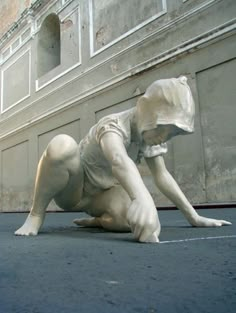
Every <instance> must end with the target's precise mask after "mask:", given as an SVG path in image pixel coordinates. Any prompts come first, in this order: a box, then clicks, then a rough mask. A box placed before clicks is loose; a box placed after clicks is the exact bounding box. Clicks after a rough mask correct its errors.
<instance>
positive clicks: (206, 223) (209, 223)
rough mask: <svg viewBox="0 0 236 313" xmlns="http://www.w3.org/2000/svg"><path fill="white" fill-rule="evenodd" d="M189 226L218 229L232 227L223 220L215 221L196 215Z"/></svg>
mask: <svg viewBox="0 0 236 313" xmlns="http://www.w3.org/2000/svg"><path fill="white" fill-rule="evenodd" d="M191 225H192V226H196V227H219V226H228V225H232V223H230V222H228V221H225V220H216V219H213V218H207V217H203V216H200V215H198V216H196V217H195V218H194V220H193V221H191Z"/></svg>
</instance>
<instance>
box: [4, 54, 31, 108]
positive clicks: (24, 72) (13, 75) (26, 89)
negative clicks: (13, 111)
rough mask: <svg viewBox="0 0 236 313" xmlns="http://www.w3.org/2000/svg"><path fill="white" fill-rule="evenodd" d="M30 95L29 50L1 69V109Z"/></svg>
mask: <svg viewBox="0 0 236 313" xmlns="http://www.w3.org/2000/svg"><path fill="white" fill-rule="evenodd" d="M29 95H30V51H29V50H28V51H26V52H25V53H24V54H22V55H21V56H20V57H19V58H18V59H17V60H16V61H14V63H11V64H10V65H8V67H6V68H5V69H3V70H2V94H1V111H2V112H4V111H6V110H8V109H9V108H10V107H12V106H14V105H16V104H17V103H19V102H21V101H23V100H24V99H26V98H27V97H28V96H29Z"/></svg>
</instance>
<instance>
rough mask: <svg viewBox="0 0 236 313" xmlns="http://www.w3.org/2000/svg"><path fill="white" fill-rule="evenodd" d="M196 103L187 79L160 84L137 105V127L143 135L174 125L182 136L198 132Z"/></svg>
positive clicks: (152, 87)
mask: <svg viewBox="0 0 236 313" xmlns="http://www.w3.org/2000/svg"><path fill="white" fill-rule="evenodd" d="M194 114H195V108H194V101H193V97H192V94H191V90H190V88H189V86H188V84H187V78H186V77H185V76H181V77H180V78H170V79H162V80H157V81H155V82H154V83H152V84H151V85H150V86H149V87H148V88H147V90H146V92H145V94H144V95H143V96H142V97H141V98H139V100H138V102H137V116H136V117H137V126H138V131H139V133H140V134H142V133H143V132H144V131H147V130H151V129H154V128H156V127H157V126H158V125H174V126H176V127H177V130H178V131H177V133H178V134H183V135H184V134H188V133H192V132H193V131H194Z"/></svg>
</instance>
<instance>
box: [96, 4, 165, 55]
mask: <svg viewBox="0 0 236 313" xmlns="http://www.w3.org/2000/svg"><path fill="white" fill-rule="evenodd" d="M164 3H165V1H161V0H145V1H143V0H132V1H127V0H120V1H117V0H103V1H100V0H90V19H91V20H90V24H91V26H92V29H91V34H92V37H93V38H92V45H93V52H96V51H99V50H101V49H104V48H105V47H108V46H109V45H111V44H112V43H114V42H116V41H118V40H120V39H122V38H124V37H126V36H128V35H129V34H130V33H133V32H135V31H136V30H137V29H139V28H141V27H142V26H144V25H146V24H147V23H149V22H150V21H152V20H154V19H155V18H157V17H158V16H160V15H161V14H162V13H164V12H165V8H164V5H163V4H164Z"/></svg>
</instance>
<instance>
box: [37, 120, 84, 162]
mask: <svg viewBox="0 0 236 313" xmlns="http://www.w3.org/2000/svg"><path fill="white" fill-rule="evenodd" d="M60 134H66V135H68V136H71V137H73V138H74V139H75V141H77V142H79V140H80V121H79V120H76V121H73V122H71V123H68V124H65V125H63V126H60V127H57V128H54V129H51V130H49V131H48V132H46V133H43V134H41V135H39V136H38V157H39V158H40V157H41V155H42V154H43V151H44V150H45V149H46V147H47V145H48V144H49V142H50V141H51V140H52V139H53V138H54V137H55V136H57V135H60Z"/></svg>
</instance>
